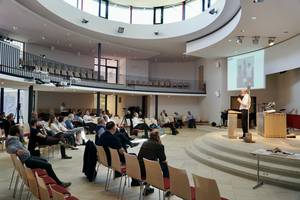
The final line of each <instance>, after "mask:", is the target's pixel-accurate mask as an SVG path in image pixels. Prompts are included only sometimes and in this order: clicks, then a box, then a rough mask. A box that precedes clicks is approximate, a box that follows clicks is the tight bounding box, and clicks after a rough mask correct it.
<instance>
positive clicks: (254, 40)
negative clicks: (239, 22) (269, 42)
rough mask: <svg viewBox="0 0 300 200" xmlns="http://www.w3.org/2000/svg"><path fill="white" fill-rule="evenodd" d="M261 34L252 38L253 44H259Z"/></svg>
mask: <svg viewBox="0 0 300 200" xmlns="http://www.w3.org/2000/svg"><path fill="white" fill-rule="evenodd" d="M259 38H260V37H259V36H254V37H253V39H252V44H254V45H257V44H258V43H259Z"/></svg>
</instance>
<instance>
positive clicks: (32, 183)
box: [25, 167, 39, 199]
mask: <svg viewBox="0 0 300 200" xmlns="http://www.w3.org/2000/svg"><path fill="white" fill-rule="evenodd" d="M25 174H26V177H27V181H28V186H29V190H30V192H31V193H32V194H33V195H34V196H35V197H36V198H37V199H38V198H39V189H38V185H37V181H36V178H35V176H34V174H33V172H32V170H31V169H29V168H27V167H25Z"/></svg>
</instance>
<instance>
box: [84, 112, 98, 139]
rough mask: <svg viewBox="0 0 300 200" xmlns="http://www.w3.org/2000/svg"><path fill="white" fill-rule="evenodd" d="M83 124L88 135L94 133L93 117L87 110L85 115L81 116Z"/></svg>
mask: <svg viewBox="0 0 300 200" xmlns="http://www.w3.org/2000/svg"><path fill="white" fill-rule="evenodd" d="M83 122H84V124H85V125H86V126H88V127H89V128H88V130H89V132H90V133H94V131H95V130H96V126H97V124H96V123H95V122H94V119H93V117H92V116H91V115H90V112H89V111H88V110H87V111H86V112H85V115H84V116H83Z"/></svg>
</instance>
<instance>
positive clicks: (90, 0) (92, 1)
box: [83, 0, 99, 16]
mask: <svg viewBox="0 0 300 200" xmlns="http://www.w3.org/2000/svg"><path fill="white" fill-rule="evenodd" d="M83 11H85V12H87V13H90V14H92V15H96V16H98V15H99V0H84V1H83Z"/></svg>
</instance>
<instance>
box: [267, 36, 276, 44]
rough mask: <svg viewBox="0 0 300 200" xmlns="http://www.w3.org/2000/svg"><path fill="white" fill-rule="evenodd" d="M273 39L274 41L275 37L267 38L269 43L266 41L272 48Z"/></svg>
mask: <svg viewBox="0 0 300 200" xmlns="http://www.w3.org/2000/svg"><path fill="white" fill-rule="evenodd" d="M275 39H276V38H275V37H269V41H268V44H269V46H272V45H274V44H275Z"/></svg>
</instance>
